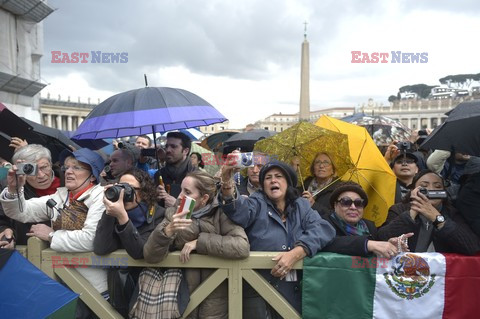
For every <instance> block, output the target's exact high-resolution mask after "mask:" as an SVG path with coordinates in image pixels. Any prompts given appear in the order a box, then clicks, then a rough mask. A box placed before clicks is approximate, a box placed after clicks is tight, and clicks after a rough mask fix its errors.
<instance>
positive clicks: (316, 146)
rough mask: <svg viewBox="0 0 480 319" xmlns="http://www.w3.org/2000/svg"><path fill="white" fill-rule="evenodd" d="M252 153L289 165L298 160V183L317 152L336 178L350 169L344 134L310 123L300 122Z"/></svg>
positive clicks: (265, 142) (346, 141)
mask: <svg viewBox="0 0 480 319" xmlns="http://www.w3.org/2000/svg"><path fill="white" fill-rule="evenodd" d="M254 150H255V151H259V152H263V153H266V154H268V155H270V156H272V157H274V158H277V159H278V160H280V161H283V162H285V163H288V164H290V165H292V161H293V159H297V158H298V159H299V160H300V170H299V173H300V176H299V179H300V180H301V181H302V183H303V178H306V177H307V176H309V175H310V165H311V164H312V162H313V160H314V159H315V155H316V154H317V153H318V152H325V153H327V154H328V155H329V156H330V158H331V159H332V161H333V162H334V163H335V168H336V172H337V174H338V176H341V175H343V174H345V173H346V172H347V171H348V170H350V169H352V168H353V167H354V165H353V163H352V160H351V159H350V156H349V155H348V154H349V150H348V137H347V136H346V135H345V134H340V133H337V132H333V131H331V130H326V129H323V128H320V127H318V126H316V125H314V124H312V123H308V122H300V123H298V124H295V125H294V126H292V127H290V128H288V129H286V130H285V131H283V132H281V133H278V134H276V135H274V136H271V137H268V138H266V139H263V140H260V141H258V142H256V143H255V147H254Z"/></svg>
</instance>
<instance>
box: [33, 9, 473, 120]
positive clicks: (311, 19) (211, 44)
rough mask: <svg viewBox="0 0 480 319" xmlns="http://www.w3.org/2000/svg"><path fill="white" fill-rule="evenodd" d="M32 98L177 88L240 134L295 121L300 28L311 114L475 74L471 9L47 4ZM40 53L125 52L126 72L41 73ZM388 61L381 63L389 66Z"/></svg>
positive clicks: (78, 69)
mask: <svg viewBox="0 0 480 319" xmlns="http://www.w3.org/2000/svg"><path fill="white" fill-rule="evenodd" d="M49 4H50V6H52V7H53V8H55V9H57V10H56V11H55V12H53V13H52V14H51V15H50V16H49V17H47V18H46V19H45V20H44V56H43V58H42V60H41V61H42V79H43V81H44V82H46V83H49V86H47V87H46V88H45V89H44V90H43V91H42V96H46V95H47V93H50V94H51V96H54V97H56V96H57V95H58V94H61V95H62V98H65V99H66V97H67V96H69V95H70V96H71V98H72V100H74V101H76V99H77V97H78V96H81V98H82V100H83V101H86V99H87V97H91V98H92V100H95V101H96V100H97V99H100V100H104V99H106V98H107V97H109V96H111V95H113V94H116V93H119V92H122V91H126V90H130V89H136V88H140V87H142V86H144V80H143V74H144V73H146V74H147V75H148V79H149V86H167V87H178V88H183V89H186V90H189V91H191V92H193V93H195V94H197V95H199V96H201V97H202V98H204V99H206V100H207V101H209V102H210V103H211V104H212V105H214V106H215V107H216V108H217V109H218V110H219V111H220V112H221V113H222V114H224V115H225V116H226V117H227V118H228V119H229V120H230V123H231V127H235V128H241V127H244V126H245V125H246V124H247V123H251V122H254V121H256V120H259V119H262V118H264V117H266V116H268V115H270V114H272V113H276V112H283V113H295V112H297V111H298V103H299V94H300V93H299V92H300V48H301V43H302V41H303V32H304V30H303V28H304V25H303V22H304V21H307V22H308V29H307V38H308V41H309V42H310V73H311V82H310V99H311V109H312V110H316V109H323V108H329V107H336V106H350V107H351V106H358V105H359V104H362V103H365V102H366V101H367V100H368V98H373V99H374V100H375V101H377V102H380V103H382V102H383V103H384V104H387V103H388V102H387V98H388V96H389V95H391V94H396V93H397V91H398V88H399V87H401V86H403V85H407V84H416V83H426V84H430V85H433V84H439V83H438V79H439V78H441V77H443V76H446V75H449V74H458V73H479V72H480V59H479V58H478V45H477V44H476V42H477V41H476V40H475V38H476V37H478V30H480V20H479V19H478V16H480V4H479V3H478V2H477V1H475V0H470V1H467V0H457V1H454V2H452V1H448V0H439V1H423V2H420V1H413V0H411V1H375V0H374V1H353V0H352V1H346V0H339V1H313V0H312V1H309V0H271V1H266V0H265V1H261V0H209V1H207V0H156V1H155V0H148V1H147V0H145V1H141V0H139V1H128V0H117V1H115V0H108V1H94V0H84V1H59V0H49ZM51 51H62V52H66V53H69V54H71V53H73V52H90V51H102V52H112V53H121V52H127V53H128V63H124V64H120V63H109V64H94V63H90V60H91V58H89V59H88V60H89V63H84V64H82V63H77V64H68V63H52V54H51ZM351 51H362V52H368V53H372V52H390V51H402V52H413V53H422V52H427V53H428V62H427V63H423V64H419V63H413V64H406V63H400V64H393V63H385V64H382V63H378V64H367V63H351V60H352V55H351ZM388 60H391V58H389V59H388Z"/></svg>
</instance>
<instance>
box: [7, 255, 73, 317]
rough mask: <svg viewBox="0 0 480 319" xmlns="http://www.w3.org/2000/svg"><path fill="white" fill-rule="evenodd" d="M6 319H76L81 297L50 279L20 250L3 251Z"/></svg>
mask: <svg viewBox="0 0 480 319" xmlns="http://www.w3.org/2000/svg"><path fill="white" fill-rule="evenodd" d="M0 282H1V283H2V285H1V286H0V309H1V314H0V316H1V317H2V318H47V317H48V318H75V308H76V305H77V299H78V294H76V293H74V292H72V291H71V290H70V289H68V288H66V287H64V286H63V285H61V284H60V283H58V282H56V281H55V280H53V279H51V278H50V277H48V276H47V275H46V274H45V273H44V272H42V271H41V270H40V269H38V268H37V267H35V266H34V265H32V264H31V263H30V262H29V261H28V260H27V259H25V258H24V257H23V256H22V255H20V254H19V252H18V251H7V250H5V249H0Z"/></svg>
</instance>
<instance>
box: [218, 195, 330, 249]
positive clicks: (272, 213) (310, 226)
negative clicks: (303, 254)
mask: <svg viewBox="0 0 480 319" xmlns="http://www.w3.org/2000/svg"><path fill="white" fill-rule="evenodd" d="M223 211H224V212H225V214H227V216H228V217H230V219H231V220H233V221H234V222H235V223H236V224H238V225H240V226H242V227H243V228H244V229H245V232H246V233H247V236H248V240H249V241H250V250H252V251H289V250H291V249H293V248H295V247H296V246H299V245H300V246H303V247H305V248H307V251H308V253H307V255H308V256H309V257H311V256H313V255H315V254H316V253H317V252H318V251H319V250H321V249H322V248H323V247H325V246H326V245H327V244H328V243H329V242H330V241H331V240H332V239H333V238H334V237H335V230H334V228H333V227H332V226H331V225H330V224H329V223H328V222H327V221H326V220H324V219H322V218H321V217H320V215H319V214H318V213H317V212H316V211H315V210H313V209H312V208H311V207H310V203H309V202H308V200H306V199H305V198H302V197H299V198H298V199H296V200H295V203H294V205H289V206H288V207H287V223H286V225H284V224H283V222H282V219H281V218H280V215H279V214H278V213H277V211H276V209H275V207H274V205H273V203H272V202H271V201H270V200H269V199H268V198H267V197H266V196H265V195H264V193H263V192H260V191H258V192H255V193H253V194H252V195H250V197H244V196H239V197H238V198H237V199H235V200H234V201H233V202H231V203H230V204H226V205H224V207H223Z"/></svg>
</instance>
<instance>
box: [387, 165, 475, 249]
mask: <svg viewBox="0 0 480 319" xmlns="http://www.w3.org/2000/svg"><path fill="white" fill-rule="evenodd" d="M411 188H413V189H412V190H411V191H410V193H408V194H407V196H406V197H405V199H404V200H403V202H402V203H398V204H395V205H393V206H392V207H390V209H389V211H388V216H387V220H386V221H385V223H384V224H383V226H382V227H381V228H380V229H379V231H378V236H379V238H380V239H381V240H387V239H388V238H391V237H397V236H400V235H401V234H406V233H414V235H413V236H412V237H410V238H409V239H408V246H409V249H410V251H413V252H433V251H436V252H444V253H460V254H464V255H474V254H476V253H477V251H479V249H480V244H479V239H478V237H477V236H476V235H475V234H474V233H473V231H472V230H471V229H470V227H469V226H468V225H467V224H466V223H465V220H464V219H463V217H462V216H461V215H460V214H459V213H458V212H457V211H456V209H455V208H454V207H453V206H452V205H451V203H450V200H449V199H448V197H447V193H446V191H445V185H444V181H443V178H442V177H441V176H440V175H438V174H436V173H434V172H433V171H431V170H428V169H426V170H422V171H421V172H419V173H418V174H416V175H415V177H414V178H413V182H412V184H411Z"/></svg>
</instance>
